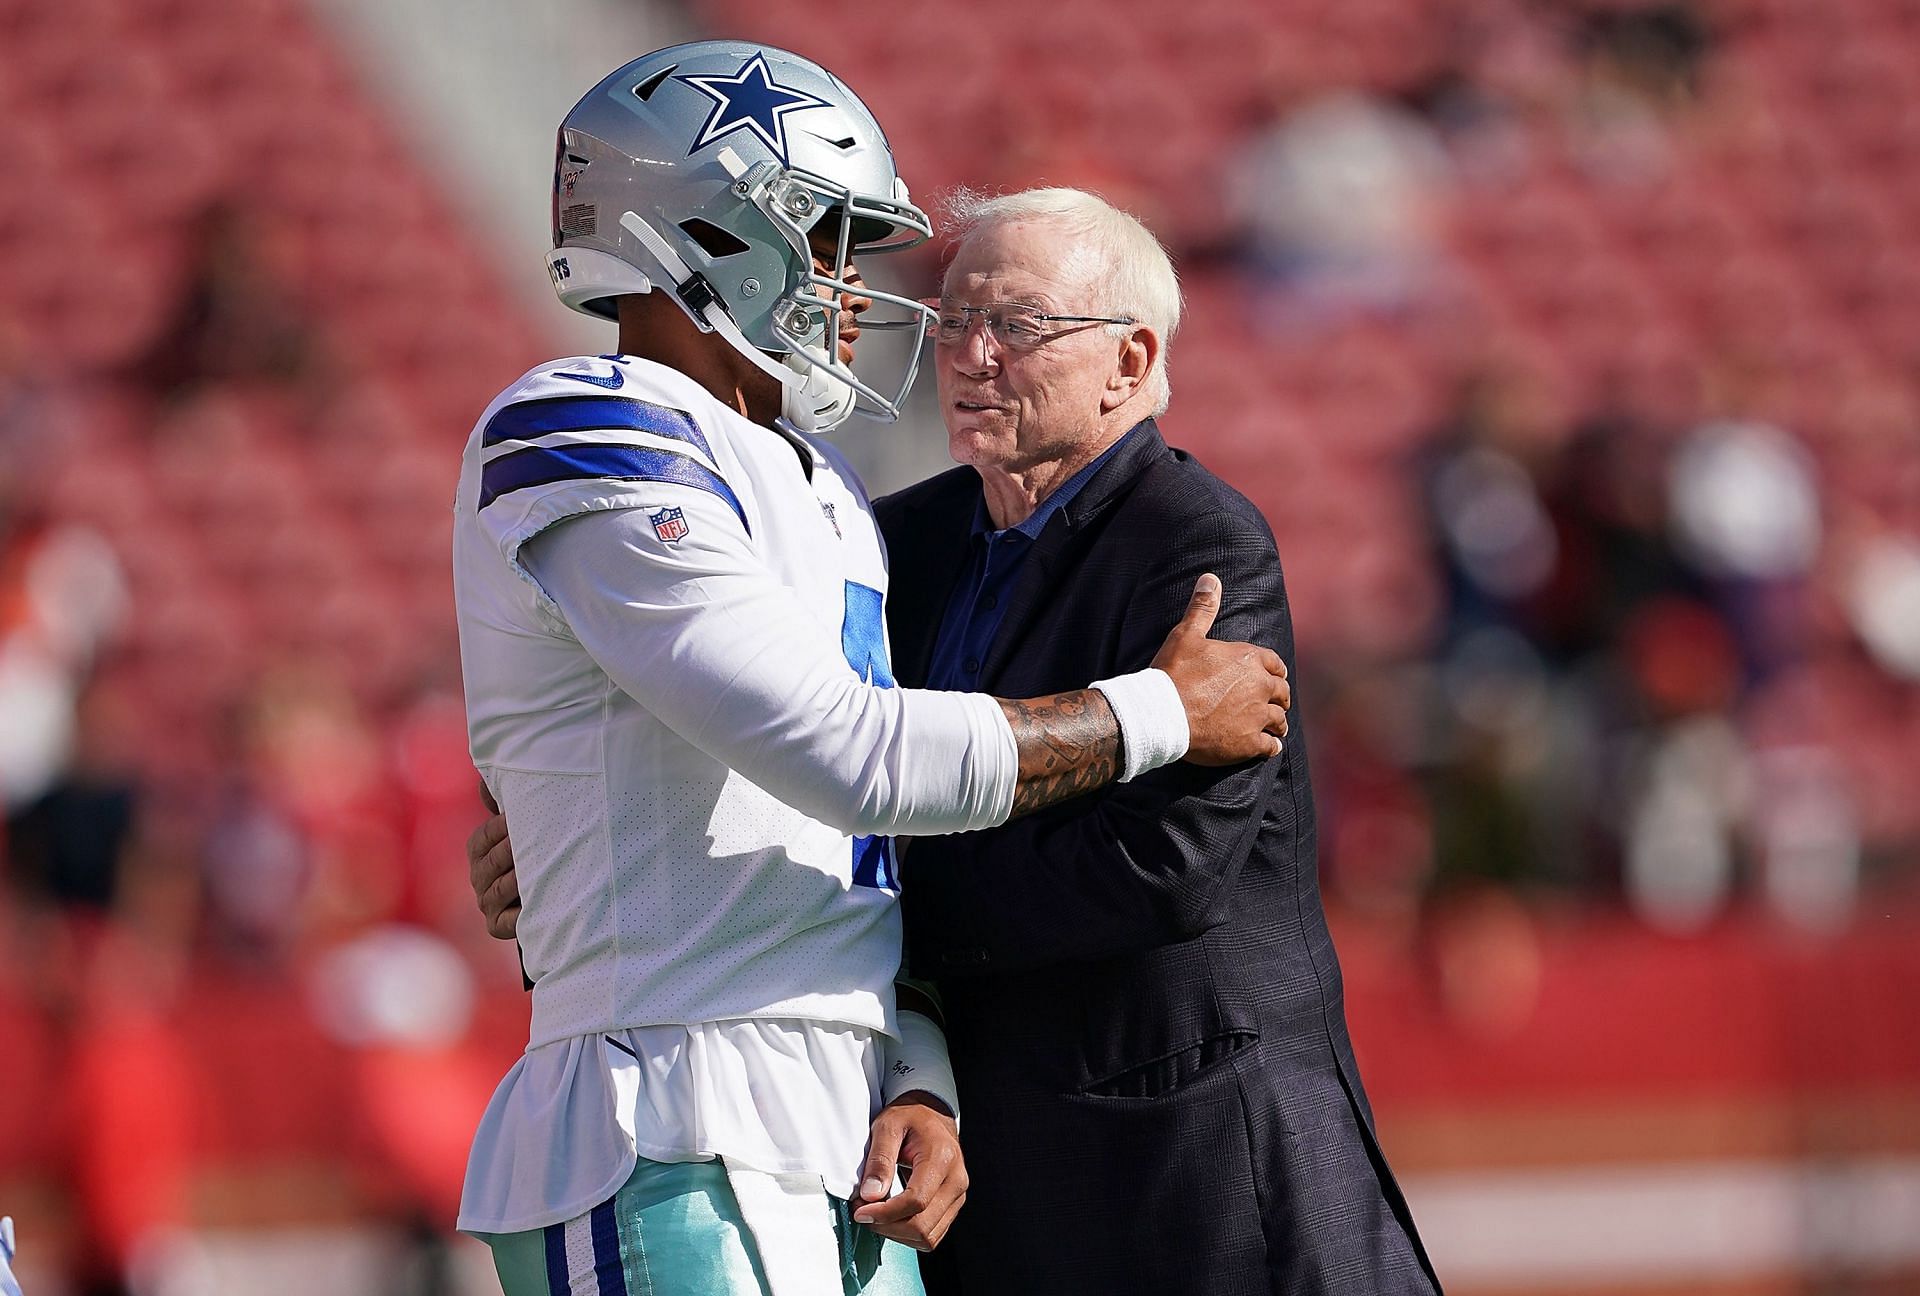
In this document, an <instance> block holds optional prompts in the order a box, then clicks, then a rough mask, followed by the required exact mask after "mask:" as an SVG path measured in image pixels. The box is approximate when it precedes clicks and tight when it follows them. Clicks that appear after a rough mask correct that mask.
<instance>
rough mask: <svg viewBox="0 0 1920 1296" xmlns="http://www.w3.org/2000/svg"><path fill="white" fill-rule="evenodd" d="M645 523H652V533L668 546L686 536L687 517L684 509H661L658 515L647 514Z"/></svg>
mask: <svg viewBox="0 0 1920 1296" xmlns="http://www.w3.org/2000/svg"><path fill="white" fill-rule="evenodd" d="M647 521H649V522H651V523H653V533H654V534H655V535H657V536H659V537H660V538H661V539H662V540H665V541H666V542H667V543H668V544H672V543H673V542H674V541H675V540H679V539H681V538H683V537H684V536H685V535H686V534H687V515H686V511H685V510H684V509H677V508H665V509H661V510H660V511H659V512H658V513H649V514H647Z"/></svg>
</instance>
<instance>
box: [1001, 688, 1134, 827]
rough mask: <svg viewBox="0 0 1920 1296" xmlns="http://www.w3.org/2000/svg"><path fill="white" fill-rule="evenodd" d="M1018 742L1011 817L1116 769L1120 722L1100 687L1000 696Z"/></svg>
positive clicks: (1072, 793) (1109, 777)
mask: <svg viewBox="0 0 1920 1296" xmlns="http://www.w3.org/2000/svg"><path fill="white" fill-rule="evenodd" d="M1000 709H1001V710H1002V711H1004V712H1006V713H1007V723H1008V724H1010V725H1012V726H1013V738H1014V741H1015V742H1016V743H1018V744H1019V747H1020V781H1019V783H1018V785H1017V786H1016V787H1015V788H1014V792H1013V817H1015V818H1018V817H1019V816H1020V815H1023V814H1030V813H1032V812H1033V811H1035V810H1038V809H1040V808H1041V807H1042V806H1050V805H1052V804H1054V803H1055V802H1056V801H1065V800H1067V799H1068V798H1069V797H1076V796H1079V795H1080V794H1081V793H1082V792H1091V791H1093V790H1094V789H1095V788H1098V787H1105V786H1106V785H1107V784H1109V783H1111V782H1113V780H1114V778H1115V777H1116V776H1117V775H1118V774H1119V772H1120V724H1119V721H1117V720H1115V719H1114V717H1113V708H1112V707H1110V706H1108V705H1107V697H1106V694H1104V693H1102V692H1101V691H1100V690H1099V689H1076V690H1075V691H1074V692H1072V693H1056V694H1054V695H1053V696H1052V697H1044V698H1028V699H1026V700H1025V701H1022V702H1011V701H1008V700H1007V699H1006V698H1001V699H1000Z"/></svg>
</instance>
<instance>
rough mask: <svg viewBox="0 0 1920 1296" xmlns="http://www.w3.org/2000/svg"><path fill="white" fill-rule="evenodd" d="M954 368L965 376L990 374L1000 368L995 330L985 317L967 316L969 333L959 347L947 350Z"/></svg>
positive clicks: (967, 332) (962, 339)
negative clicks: (951, 357)
mask: <svg viewBox="0 0 1920 1296" xmlns="http://www.w3.org/2000/svg"><path fill="white" fill-rule="evenodd" d="M947 350H948V351H950V352H951V353H952V355H953V365H954V368H956V369H958V370H959V371H960V372H961V373H964V374H989V373H992V372H994V371H995V370H996V369H998V368H999V367H1000V352H999V348H998V347H996V346H995V345H994V341H993V330H992V329H991V328H989V327H988V326H987V321H986V318H985V317H984V316H980V315H969V316H967V331H966V334H965V336H963V337H962V338H961V339H960V342H959V345H957V346H952V347H948V348H947Z"/></svg>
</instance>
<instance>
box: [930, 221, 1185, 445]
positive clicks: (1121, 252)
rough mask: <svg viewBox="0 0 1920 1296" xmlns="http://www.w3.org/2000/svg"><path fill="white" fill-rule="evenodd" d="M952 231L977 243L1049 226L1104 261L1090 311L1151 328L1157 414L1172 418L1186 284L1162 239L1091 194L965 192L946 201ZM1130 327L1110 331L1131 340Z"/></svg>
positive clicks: (1151, 385)
mask: <svg viewBox="0 0 1920 1296" xmlns="http://www.w3.org/2000/svg"><path fill="white" fill-rule="evenodd" d="M946 211H947V222H948V225H949V230H950V233H951V234H952V235H953V236H954V237H955V238H957V239H966V238H970V237H972V236H973V235H975V234H977V233H979V232H980V231H981V230H983V229H988V228H992V227H994V226H998V225H1013V224H1017V223H1019V222H1022V221H1047V222H1050V223H1052V224H1055V225H1057V226H1059V227H1060V229H1061V232H1062V233H1064V234H1066V235H1067V236H1068V237H1069V238H1071V239H1073V240H1075V241H1076V242H1077V243H1078V245H1079V246H1081V247H1083V248H1085V249H1087V250H1088V251H1089V252H1091V253H1092V254H1093V255H1094V256H1096V257H1098V258H1099V260H1100V263H1101V267H1102V271H1103V272H1102V273H1097V274H1095V275H1094V276H1093V280H1092V283H1091V284H1090V285H1089V288H1088V295H1089V300H1088V303H1087V307H1086V309H1087V310H1088V312H1089V313H1091V314H1095V315H1125V316H1128V317H1130V318H1132V319H1135V320H1138V321H1139V322H1140V323H1142V324H1144V325H1146V326H1147V327H1148V328H1150V329H1152V330H1153V331H1154V333H1155V334H1156V335H1157V336H1158V337H1159V339H1160V360H1159V363H1158V364H1156V365H1155V366H1154V369H1153V372H1152V373H1150V374H1148V375H1147V390H1148V394H1149V396H1150V397H1151V400H1152V405H1153V413H1154V414H1155V415H1156V416H1157V415H1160V414H1164V413H1166V409H1167V400H1168V398H1169V396H1170V395H1171V394H1172V388H1171V387H1170V386H1169V384H1168V382H1167V355H1168V352H1169V351H1170V350H1171V349H1172V346H1173V335H1174V331H1175V330H1176V329H1178V328H1179V327H1180V279H1179V276H1178V275H1176V274H1175V273H1174V269H1173V258H1171V257H1169V256H1168V255H1167V250H1166V249H1165V248H1164V247H1161V246H1160V240H1159V239H1157V238H1155V237H1154V236H1153V232H1152V231H1151V230H1149V229H1148V228H1147V227H1146V226H1145V225H1142V224H1141V223H1140V221H1139V220H1138V219H1137V218H1136V217H1134V216H1133V215H1131V214H1129V213H1127V212H1124V211H1121V210H1120V209H1119V208H1118V207H1115V206H1114V205H1113V204H1112V203H1110V202H1108V201H1107V200H1106V199H1104V198H1102V197H1101V196H1100V195H1098V194H1095V193H1089V192H1087V191H1086V190H1084V189H1059V188H1053V189H1023V190H1021V191H1020V192H1018V193H1010V194H999V195H996V196H992V197H989V196H988V195H986V194H982V193H977V192H975V191H974V190H971V189H960V190H958V191H956V192H955V193H954V194H952V195H951V196H950V197H949V198H948V199H947V202H946ZM1127 327H1128V326H1126V325H1124V324H1110V325H1108V326H1107V329H1106V331H1107V332H1108V333H1110V334H1112V335H1113V336H1115V337H1125V336H1126V334H1127Z"/></svg>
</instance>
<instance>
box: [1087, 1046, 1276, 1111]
mask: <svg viewBox="0 0 1920 1296" xmlns="http://www.w3.org/2000/svg"><path fill="white" fill-rule="evenodd" d="M1259 1043H1260V1033H1259V1032H1258V1031H1250V1030H1225V1031H1221V1032H1220V1033H1219V1034H1217V1035H1210V1036H1208V1037H1207V1038H1206V1039H1203V1040H1199V1041H1197V1042H1196V1043H1193V1044H1187V1045H1184V1046H1182V1047H1180V1048H1177V1049H1174V1050H1173V1051H1172V1052H1169V1053H1165V1054H1162V1055H1161V1056H1160V1057H1157V1058H1153V1059H1151V1060H1150V1061H1146V1062H1141V1063H1136V1064H1135V1065H1133V1066H1129V1067H1127V1068H1126V1069H1125V1070H1122V1071H1118V1072H1115V1073H1114V1074H1112V1075H1108V1076H1103V1077H1102V1078H1100V1079H1098V1080H1093V1081H1090V1082H1089V1083H1087V1084H1085V1085H1083V1086H1081V1089H1080V1092H1081V1093H1083V1094H1085V1095H1086V1096H1088V1097H1090V1098H1162V1097H1166V1096H1167V1095H1169V1094H1174V1093H1178V1092H1180V1091H1181V1090H1182V1089H1185V1088H1187V1087H1188V1086H1190V1085H1193V1084H1195V1083H1197V1082H1199V1081H1200V1080H1201V1079H1203V1078H1205V1077H1206V1076H1207V1075H1209V1074H1211V1073H1212V1072H1214V1071H1216V1070H1218V1069H1220V1068H1222V1067H1224V1066H1226V1065H1228V1064H1229V1063H1230V1062H1232V1061H1233V1059H1234V1058H1235V1057H1238V1056H1239V1055H1240V1054H1242V1053H1244V1052H1246V1051H1247V1050H1249V1049H1251V1048H1253V1047H1255V1046H1256V1045H1258V1044H1259Z"/></svg>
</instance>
